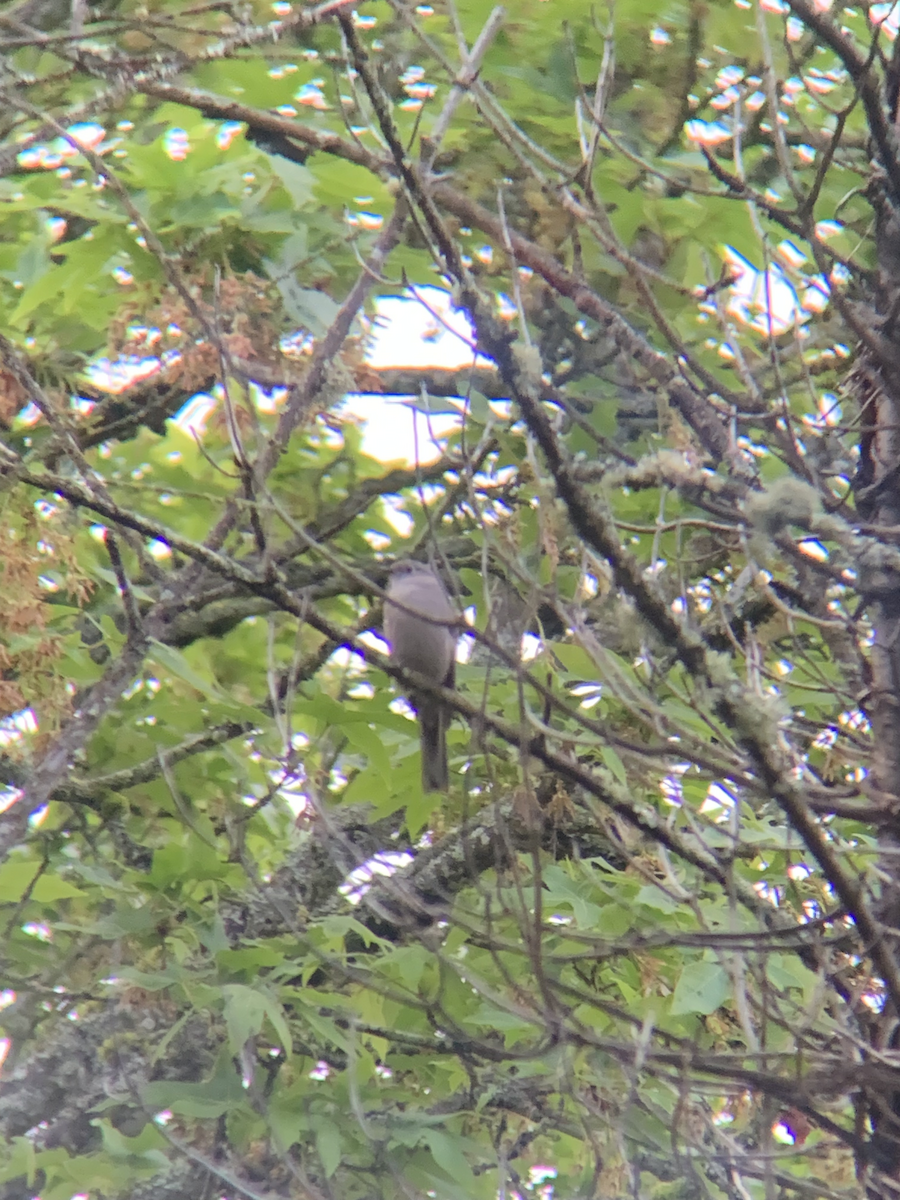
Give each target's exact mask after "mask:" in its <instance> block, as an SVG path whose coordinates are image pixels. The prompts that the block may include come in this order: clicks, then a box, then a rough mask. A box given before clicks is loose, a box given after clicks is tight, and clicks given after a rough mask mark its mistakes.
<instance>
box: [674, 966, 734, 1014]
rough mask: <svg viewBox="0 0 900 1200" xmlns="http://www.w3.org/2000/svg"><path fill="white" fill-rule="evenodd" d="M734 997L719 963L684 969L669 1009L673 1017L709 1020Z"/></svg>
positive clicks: (729, 981) (726, 976)
mask: <svg viewBox="0 0 900 1200" xmlns="http://www.w3.org/2000/svg"><path fill="white" fill-rule="evenodd" d="M730 995H731V980H730V979H729V977H728V974H727V973H726V971H725V970H724V968H723V967H721V966H720V965H719V964H718V963H715V962H698V963H691V964H690V965H689V966H687V967H685V969H684V970H683V971H682V973H681V975H680V976H679V979H678V983H677V984H676V985H675V991H674V993H673V995H672V1003H671V1006H670V1008H669V1011H670V1012H671V1014H672V1016H673V1017H677V1016H682V1015H684V1014H685V1013H699V1014H700V1015H702V1016H708V1015H709V1014H710V1013H713V1012H715V1011H716V1009H717V1008H721V1006H722V1005H723V1004H724V1003H725V1001H726V1000H727V999H728V997H729V996H730Z"/></svg>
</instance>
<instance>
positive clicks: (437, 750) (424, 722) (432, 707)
mask: <svg viewBox="0 0 900 1200" xmlns="http://www.w3.org/2000/svg"><path fill="white" fill-rule="evenodd" d="M418 713H419V729H420V730H421V736H422V788H423V790H424V791H426V792H446V790H447V787H448V786H449V782H450V780H449V776H448V773H447V713H446V712H445V710H444V708H443V707H442V706H441V705H440V704H435V702H434V701H433V700H426V699H425V698H424V697H422V698H420V702H419V706H418Z"/></svg>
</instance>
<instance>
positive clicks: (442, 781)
mask: <svg viewBox="0 0 900 1200" xmlns="http://www.w3.org/2000/svg"><path fill="white" fill-rule="evenodd" d="M387 596H388V598H387V602H386V604H385V606H384V634H385V637H386V638H387V640H388V642H390V646H391V658H392V659H393V661H394V662H395V663H396V664H397V665H398V666H400V667H403V668H404V670H407V671H415V672H416V674H418V675H421V676H422V677H423V678H424V679H426V680H428V682H429V683H434V684H439V685H440V686H441V687H453V683H454V675H455V668H456V628H455V626H456V624H457V621H458V617H457V613H456V610H455V609H454V607H453V604H452V603H451V601H450V597H449V596H448V595H447V591H446V589H445V587H444V585H443V583H442V582H441V580H440V577H439V576H438V574H437V572H435V571H434V570H433V569H432V568H431V567H430V566H428V564H427V563H420V562H413V561H412V560H411V559H405V560H404V561H403V562H398V563H395V564H394V566H393V567H392V569H391V579H390V583H389V584H388V589H387ZM409 702H410V704H411V705H412V706H413V708H414V709H415V710H416V714H417V716H418V718H419V731H420V735H421V742H422V787H423V788H424V790H425V791H426V792H444V791H446V790H447V786H448V776H447V726H448V725H449V723H450V713H449V712H448V711H447V708H446V707H445V706H444V705H443V704H441V702H440V700H437V699H436V698H435V697H434V696H429V695H426V694H425V693H424V692H418V691H413V692H411V693H410V696H409Z"/></svg>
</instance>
